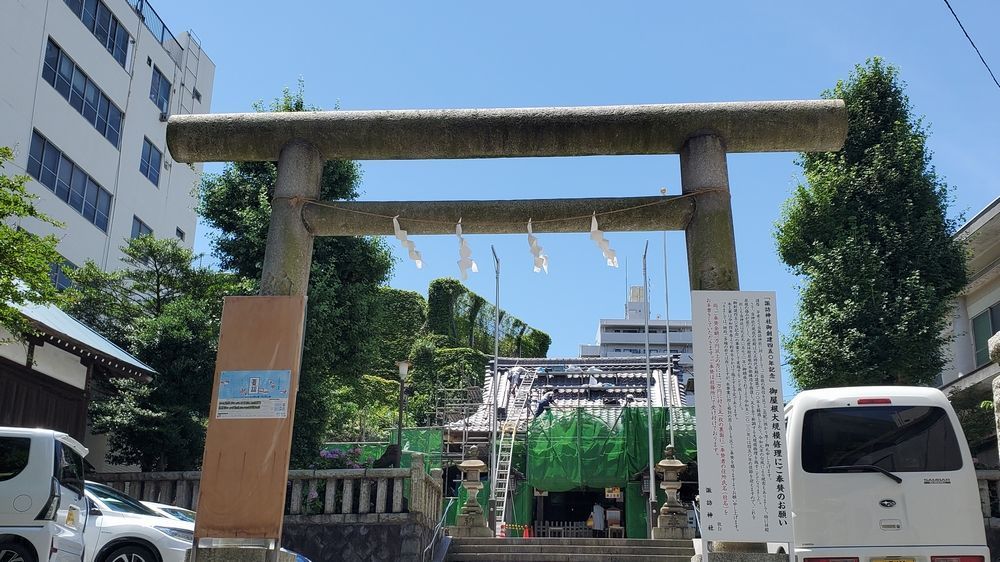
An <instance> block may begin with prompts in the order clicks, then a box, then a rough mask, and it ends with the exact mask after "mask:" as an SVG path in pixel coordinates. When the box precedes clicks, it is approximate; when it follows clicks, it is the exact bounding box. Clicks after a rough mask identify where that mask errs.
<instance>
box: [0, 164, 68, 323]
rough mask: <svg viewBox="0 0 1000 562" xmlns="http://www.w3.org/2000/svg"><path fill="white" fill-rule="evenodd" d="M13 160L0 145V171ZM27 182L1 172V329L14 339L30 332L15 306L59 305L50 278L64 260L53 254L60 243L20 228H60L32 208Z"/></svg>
mask: <svg viewBox="0 0 1000 562" xmlns="http://www.w3.org/2000/svg"><path fill="white" fill-rule="evenodd" d="M13 157H14V154H13V152H12V151H11V149H10V148H8V147H5V146H0V170H2V169H3V165H4V163H5V162H7V161H9V160H11V159H13ZM29 180H30V178H29V177H28V176H23V175H18V176H6V175H3V174H2V173H0V327H2V328H4V329H5V330H6V331H7V332H10V334H11V336H12V338H13V339H21V337H22V336H23V334H24V333H26V332H30V331H31V329H30V327H29V326H28V324H27V322H26V321H25V320H24V317H23V316H21V313H20V312H18V310H17V309H16V308H15V307H14V306H15V305H23V304H29V303H33V304H59V303H60V302H62V300H63V299H62V297H61V295H60V294H59V292H58V291H57V290H56V287H55V286H54V285H53V284H52V281H51V279H50V278H49V273H50V271H51V267H52V264H58V263H61V262H62V261H63V260H62V257H61V256H60V255H59V252H57V251H56V245H57V244H58V242H59V240H58V239H57V238H56V237H55V236H52V235H49V236H38V235H37V234H32V233H31V232H28V231H27V230H24V229H22V228H20V227H19V224H20V223H22V222H25V221H36V222H40V223H43V224H48V225H52V226H57V227H61V226H62V225H61V224H60V223H58V222H56V221H54V220H52V219H51V218H49V217H48V216H46V215H45V214H44V213H42V212H41V211H39V210H38V209H37V208H36V207H35V204H34V201H35V199H37V197H36V196H35V195H33V194H31V193H29V192H28V190H27V189H26V188H25V187H24V186H25V184H26V183H28V181H29Z"/></svg>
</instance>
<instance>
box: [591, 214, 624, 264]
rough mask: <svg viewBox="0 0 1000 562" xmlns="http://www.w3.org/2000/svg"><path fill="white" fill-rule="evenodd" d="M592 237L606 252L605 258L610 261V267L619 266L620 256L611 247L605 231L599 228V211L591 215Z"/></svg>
mask: <svg viewBox="0 0 1000 562" xmlns="http://www.w3.org/2000/svg"><path fill="white" fill-rule="evenodd" d="M590 239H591V240H593V241H594V243H595V244H597V247H598V248H600V249H601V253H603V254H604V259H605V260H607V262H608V267H618V256H617V254H615V251H614V250H612V249H611V243H610V242H608V241H607V239H606V238H604V231H603V230H600V229H599V228H597V213H596V212H595V213H594V214H593V215H592V216H591V217H590Z"/></svg>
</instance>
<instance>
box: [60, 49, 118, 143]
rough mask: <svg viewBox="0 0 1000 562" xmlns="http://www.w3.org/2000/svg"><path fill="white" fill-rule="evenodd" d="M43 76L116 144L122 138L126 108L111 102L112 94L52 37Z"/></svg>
mask: <svg viewBox="0 0 1000 562" xmlns="http://www.w3.org/2000/svg"><path fill="white" fill-rule="evenodd" d="M42 78H44V79H45V81H46V82H48V83H49V84H51V85H52V87H53V88H55V89H56V91H57V92H59V93H60V94H61V95H62V97H64V98H66V101H68V102H69V104H70V105H71V106H73V109H75V110H76V111H77V112H78V113H79V114H80V115H83V117H84V119H86V120H87V122H88V123H90V124H91V126H93V127H94V128H95V129H97V132H98V133H101V135H103V136H104V138H106V139H108V142H110V143H111V144H112V145H114V147H115V148H118V146H119V145H118V142H119V140H120V139H121V130H122V118H123V116H122V110H120V109H118V106H116V105H115V104H113V103H111V100H110V99H108V96H106V95H105V94H104V92H103V91H101V89H100V88H98V87H97V84H94V81H93V80H91V79H90V78H89V77H87V75H86V74H84V72H83V70H81V69H80V67H79V66H77V65H76V63H74V62H73V60H72V59H70V58H69V57H68V56H67V55H66V53H65V51H63V50H62V49H61V48H59V45H56V44H55V43H54V42H53V41H52V39H49V45H48V48H47V49H46V50H45V63H44V65H43V66H42Z"/></svg>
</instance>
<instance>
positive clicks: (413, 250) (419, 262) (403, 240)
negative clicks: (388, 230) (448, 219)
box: [392, 215, 424, 269]
mask: <svg viewBox="0 0 1000 562" xmlns="http://www.w3.org/2000/svg"><path fill="white" fill-rule="evenodd" d="M392 229H393V230H394V231H395V232H396V239H398V240H399V243H400V244H402V245H403V247H404V248H406V251H407V253H408V254H410V259H411V260H413V263H414V264H416V266H417V269H422V268H423V267H424V260H423V259H422V258H421V257H420V252H418V251H417V245H416V244H415V243H413V241H412V240H409V239H407V237H406V231H405V230H403V229H402V228H400V227H399V215H396V216H394V217H392Z"/></svg>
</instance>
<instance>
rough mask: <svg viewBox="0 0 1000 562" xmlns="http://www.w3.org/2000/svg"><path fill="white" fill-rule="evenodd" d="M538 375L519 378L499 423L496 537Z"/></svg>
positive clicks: (534, 372) (495, 489)
mask: <svg viewBox="0 0 1000 562" xmlns="http://www.w3.org/2000/svg"><path fill="white" fill-rule="evenodd" d="M537 376H538V373H537V371H536V370H534V369H531V370H527V372H526V373H525V374H524V375H522V376H521V381H520V386H518V387H517V393H515V394H514V403H513V404H510V401H509V400H508V404H507V419H505V420H504V421H503V422H501V423H500V450H499V451H498V453H497V468H496V483H495V486H494V489H493V490H491V493H492V494H493V506H494V508H493V523H494V532H495V533H496V536H500V533H501V532H502V530H503V522H504V514H505V513H506V511H507V490H508V487H509V486H510V465H511V463H512V461H513V456H514V438H515V437H517V432H518V428H519V427H520V426H521V425H522V424H523V423H524V422H525V421H526V420H527V417H528V416H527V413H528V412H527V410H528V408H527V406H528V399H529V398H530V397H531V387H532V386H534V384H535V379H536V378H537Z"/></svg>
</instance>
